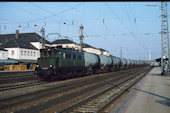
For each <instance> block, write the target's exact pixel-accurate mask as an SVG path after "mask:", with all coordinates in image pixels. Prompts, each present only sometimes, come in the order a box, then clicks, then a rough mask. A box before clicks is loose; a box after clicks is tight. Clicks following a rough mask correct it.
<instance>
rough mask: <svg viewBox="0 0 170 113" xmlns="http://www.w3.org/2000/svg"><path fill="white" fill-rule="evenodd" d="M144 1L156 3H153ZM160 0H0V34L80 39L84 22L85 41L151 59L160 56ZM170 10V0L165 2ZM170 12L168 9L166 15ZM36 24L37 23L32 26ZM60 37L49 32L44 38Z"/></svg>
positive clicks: (129, 55) (128, 55)
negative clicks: (74, 0) (26, 0)
mask: <svg viewBox="0 0 170 113" xmlns="http://www.w3.org/2000/svg"><path fill="white" fill-rule="evenodd" d="M146 4H154V5H157V6H155V7H153V6H152V7H151V6H146ZM160 5H161V2H0V15H1V16H0V34H11V33H15V31H16V30H17V29H18V30H19V32H20V33H28V32H36V33H38V34H40V35H41V33H40V32H39V31H38V28H41V27H42V26H43V27H44V28H45V34H46V35H48V34H49V33H59V34H60V35H62V37H64V36H67V37H69V39H71V40H73V41H74V42H76V43H79V42H80V41H79V38H78V34H79V26H80V24H82V25H83V26H84V36H85V38H84V43H87V44H89V45H91V46H94V47H96V48H103V49H105V50H107V51H109V52H110V54H112V55H114V56H118V57H120V48H122V56H123V57H124V58H129V59H148V57H149V49H150V50H151V56H152V59H155V58H159V57H160V56H161V35H160V34H159V32H160V31H161V17H160V16H161V8H160ZM168 11H170V2H168ZM169 14H170V12H168V15H169ZM34 25H37V26H34ZM55 39H59V36H58V35H50V36H49V37H47V40H49V41H53V40H55Z"/></svg>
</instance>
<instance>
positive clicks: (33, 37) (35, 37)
mask: <svg viewBox="0 0 170 113" xmlns="http://www.w3.org/2000/svg"><path fill="white" fill-rule="evenodd" d="M15 35H16V34H3V35H0V43H5V42H6V41H9V40H10V39H13V38H14V39H16V37H15ZM19 39H21V40H24V41H28V42H40V41H41V39H42V37H41V36H40V35H39V34H37V33H19ZM45 43H46V44H51V43H50V42H49V41H47V40H45Z"/></svg>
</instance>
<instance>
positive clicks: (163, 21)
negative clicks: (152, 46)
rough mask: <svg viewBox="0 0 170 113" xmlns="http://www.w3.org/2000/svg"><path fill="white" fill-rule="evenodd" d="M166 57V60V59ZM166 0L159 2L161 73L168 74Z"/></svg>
mask: <svg viewBox="0 0 170 113" xmlns="http://www.w3.org/2000/svg"><path fill="white" fill-rule="evenodd" d="M167 58H168V60H166V59H167ZM169 58H170V53H169V32H168V9H167V1H162V2H161V74H162V75H168V74H169V68H170V65H169V63H170V59H169Z"/></svg>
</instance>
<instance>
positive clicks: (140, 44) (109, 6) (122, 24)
mask: <svg viewBox="0 0 170 113" xmlns="http://www.w3.org/2000/svg"><path fill="white" fill-rule="evenodd" d="M105 4H106V6H107V7H108V8H109V9H110V11H111V12H112V14H113V15H114V16H115V17H116V18H117V19H118V20H119V21H120V22H121V23H122V25H123V26H124V27H125V28H126V29H127V31H128V32H130V31H129V29H128V27H127V26H126V25H125V24H124V22H123V21H122V20H121V19H120V18H119V16H118V15H117V14H116V13H115V12H114V11H113V9H112V8H111V7H110V6H109V4H107V2H106V3H105ZM132 37H133V38H135V40H136V41H137V42H138V43H139V44H140V45H141V47H142V48H143V49H144V50H145V48H144V46H143V45H142V44H141V42H140V41H139V40H138V39H137V38H136V37H135V35H134V34H132ZM145 52H146V53H147V51H146V50H145Z"/></svg>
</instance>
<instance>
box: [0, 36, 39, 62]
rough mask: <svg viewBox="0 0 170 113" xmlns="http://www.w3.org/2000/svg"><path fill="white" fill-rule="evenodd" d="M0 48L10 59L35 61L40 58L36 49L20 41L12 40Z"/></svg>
mask: <svg viewBox="0 0 170 113" xmlns="http://www.w3.org/2000/svg"><path fill="white" fill-rule="evenodd" d="M0 47H1V48H4V49H6V50H8V58H10V59H16V60H30V61H35V60H37V58H39V57H40V52H39V50H38V49H37V48H36V47H34V46H33V45H32V44H30V43H29V42H27V41H24V40H21V39H14V38H13V39H11V40H9V41H8V42H6V43H3V44H2V45H0Z"/></svg>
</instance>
